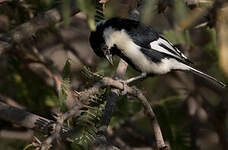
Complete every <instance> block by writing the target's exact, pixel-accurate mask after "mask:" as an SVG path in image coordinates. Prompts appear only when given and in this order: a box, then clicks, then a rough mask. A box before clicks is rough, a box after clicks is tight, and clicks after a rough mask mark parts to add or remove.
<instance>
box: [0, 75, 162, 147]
mask: <svg viewBox="0 0 228 150" xmlns="http://www.w3.org/2000/svg"><path fill="white" fill-rule="evenodd" d="M107 86H111V87H112V88H115V89H118V90H125V91H126V93H127V94H130V95H132V96H134V97H137V98H138V99H139V100H140V102H141V103H142V104H143V106H144V109H145V112H146V114H147V115H148V116H149V117H150V119H151V123H152V129H153V131H154V133H155V138H156V143H157V147H158V149H166V145H165V143H164V139H163V137H162V134H161V130H160V127H159V124H158V121H157V119H156V116H155V114H154V112H153V109H152V107H151V105H150V104H149V102H148V101H147V99H146V97H145V96H144V95H143V93H142V92H141V91H140V90H139V89H137V88H135V87H134V88H133V87H130V86H127V85H123V83H122V82H120V81H118V80H114V79H112V78H109V77H103V78H102V79H101V80H100V81H99V82H97V83H96V84H95V85H94V86H93V87H91V88H89V89H88V90H86V91H83V92H80V95H79V97H78V99H77V101H78V102H80V103H84V102H86V101H87V100H88V98H89V96H91V95H94V94H98V93H99V89H100V88H105V87H107ZM80 103H79V104H80ZM0 106H1V107H0V112H1V113H0V118H1V119H2V120H6V121H9V122H13V123H16V124H18V125H21V126H23V127H26V128H33V129H37V130H39V131H42V132H47V131H48V133H50V129H48V130H47V128H46V127H50V126H48V125H49V124H50V123H52V124H55V127H54V129H52V131H54V133H53V134H52V135H51V136H49V137H48V138H47V139H46V140H45V142H44V143H42V144H43V147H44V148H46V149H48V148H50V147H51V145H50V144H51V143H52V142H53V141H54V140H55V139H57V138H59V137H61V138H66V137H67V136H70V134H63V133H67V132H70V131H71V129H70V128H69V127H64V126H63V124H62V123H63V122H64V121H65V119H67V118H68V117H69V116H75V115H79V114H80V113H79V112H80V108H81V107H80V105H78V103H77V104H76V105H75V106H74V107H72V108H71V109H70V110H69V111H68V112H66V113H65V114H63V115H62V116H60V117H61V118H60V119H57V120H58V121H57V122H54V121H50V120H49V119H46V118H43V117H40V116H37V115H34V114H31V113H28V112H25V111H22V110H19V109H17V108H14V107H11V106H9V105H6V104H4V103H0ZM22 114H23V115H22ZM37 123H38V124H39V125H40V126H37ZM45 124H46V125H45ZM63 131H64V132H63ZM44 148H43V149H44Z"/></svg>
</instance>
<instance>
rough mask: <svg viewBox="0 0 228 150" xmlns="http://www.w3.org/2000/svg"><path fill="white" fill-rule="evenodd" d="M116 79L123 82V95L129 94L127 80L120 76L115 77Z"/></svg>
mask: <svg viewBox="0 0 228 150" xmlns="http://www.w3.org/2000/svg"><path fill="white" fill-rule="evenodd" d="M114 79H115V80H118V81H119V82H121V83H122V84H123V90H122V91H121V95H126V94H127V88H126V87H127V86H128V85H127V82H126V80H122V79H118V78H114Z"/></svg>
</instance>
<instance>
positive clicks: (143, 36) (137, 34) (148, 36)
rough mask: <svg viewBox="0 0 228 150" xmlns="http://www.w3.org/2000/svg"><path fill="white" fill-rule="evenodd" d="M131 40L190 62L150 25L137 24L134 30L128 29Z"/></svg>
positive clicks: (187, 62) (188, 62) (144, 46)
mask: <svg viewBox="0 0 228 150" xmlns="http://www.w3.org/2000/svg"><path fill="white" fill-rule="evenodd" d="M128 34H130V35H131V37H132V39H133V41H134V42H135V43H136V44H137V45H139V46H141V47H143V48H146V49H151V50H156V51H158V52H160V53H163V54H166V55H167V56H170V57H173V58H177V59H178V60H181V61H182V62H184V63H186V64H192V62H191V61H190V60H189V59H188V58H187V57H186V56H185V55H184V54H183V53H182V52H181V51H180V50H179V49H178V48H177V47H175V46H174V45H173V44H172V43H171V42H169V41H168V40H166V39H165V38H163V37H162V36H160V35H159V34H158V33H157V32H156V31H155V30H153V29H152V28H151V27H150V26H146V25H142V24H139V25H138V28H137V29H136V30H130V31H128Z"/></svg>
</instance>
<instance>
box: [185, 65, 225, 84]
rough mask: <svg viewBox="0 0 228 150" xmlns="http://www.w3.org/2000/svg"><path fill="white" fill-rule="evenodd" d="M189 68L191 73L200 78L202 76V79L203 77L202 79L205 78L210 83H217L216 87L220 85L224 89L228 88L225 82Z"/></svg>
mask: <svg viewBox="0 0 228 150" xmlns="http://www.w3.org/2000/svg"><path fill="white" fill-rule="evenodd" d="M188 68H189V71H190V72H192V73H193V74H195V75H198V76H200V77H202V78H204V79H206V80H208V81H211V82H213V83H215V84H216V85H219V86H220V87H222V88H225V87H226V85H225V84H224V83H223V82H221V81H218V80H217V79H215V78H214V77H212V76H210V75H208V74H206V73H203V72H201V71H199V70H197V69H195V68H192V67H190V66H188Z"/></svg>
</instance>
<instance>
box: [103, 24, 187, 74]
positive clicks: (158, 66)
mask: <svg viewBox="0 0 228 150" xmlns="http://www.w3.org/2000/svg"><path fill="white" fill-rule="evenodd" d="M104 39H105V42H106V44H107V46H108V47H109V48H111V47H113V45H114V44H115V45H116V46H117V47H118V48H119V49H120V50H121V51H122V53H123V54H124V55H125V56H127V57H128V58H129V59H130V60H131V61H132V63H133V64H134V65H135V66H136V67H137V68H138V69H139V70H141V72H146V73H155V74H166V73H168V72H170V71H171V70H172V69H180V68H174V65H173V64H177V63H178V62H177V61H176V60H175V59H168V58H164V59H162V60H161V62H159V63H155V62H152V61H151V60H150V58H147V56H145V54H143V53H142V52H141V50H140V46H138V45H136V44H135V43H134V42H133V40H132V39H131V38H130V37H129V36H128V34H127V33H126V31H125V30H120V31H116V30H114V29H113V28H111V27H109V28H107V29H106V30H105V31H104ZM180 64H181V63H180ZM181 65H182V64H181ZM183 65H184V64H183ZM180 67H181V68H183V67H185V66H180Z"/></svg>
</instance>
